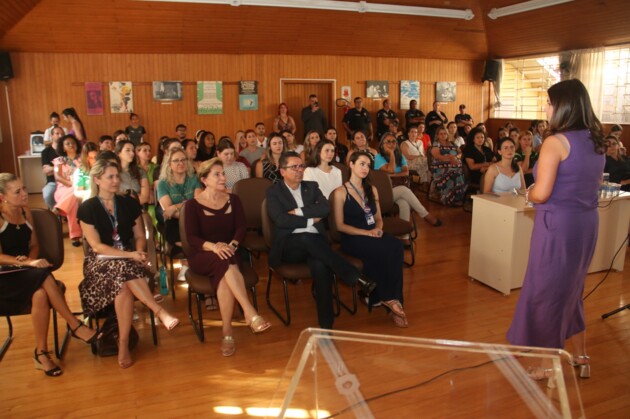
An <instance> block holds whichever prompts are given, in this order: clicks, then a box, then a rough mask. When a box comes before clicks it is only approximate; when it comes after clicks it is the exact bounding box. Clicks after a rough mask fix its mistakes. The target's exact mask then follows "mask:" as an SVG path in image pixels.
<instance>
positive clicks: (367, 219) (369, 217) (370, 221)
mask: <svg viewBox="0 0 630 419" xmlns="http://www.w3.org/2000/svg"><path fill="white" fill-rule="evenodd" d="M363 212H365V222H366V223H367V225H369V226H371V225H372V224H374V223H376V221H374V215H372V210H371V209H370V207H368V206H367V205H366V206H365V207H364V208H363Z"/></svg>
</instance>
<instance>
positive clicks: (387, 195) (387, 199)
mask: <svg viewBox="0 0 630 419" xmlns="http://www.w3.org/2000/svg"><path fill="white" fill-rule="evenodd" d="M370 179H371V180H372V185H374V187H375V188H376V190H377V191H378V198H379V205H380V207H381V213H382V214H388V213H390V212H391V211H392V210H393V208H394V190H393V188H392V180H391V179H390V178H389V174H388V173H387V172H384V171H382V170H371V171H370Z"/></svg>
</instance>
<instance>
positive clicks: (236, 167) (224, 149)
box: [217, 137, 249, 193]
mask: <svg viewBox="0 0 630 419" xmlns="http://www.w3.org/2000/svg"><path fill="white" fill-rule="evenodd" d="M217 156H218V157H219V159H221V162H222V163H223V171H224V172H225V188H226V189H227V192H228V193H231V192H232V188H233V187H234V184H235V183H236V182H238V181H239V180H241V179H247V178H248V177H249V169H248V168H247V166H245V165H244V164H243V163H241V162H238V161H235V160H234V159H235V156H236V149H235V148H234V144H233V143H232V141H230V138H229V137H221V139H220V140H219V145H218V146H217Z"/></svg>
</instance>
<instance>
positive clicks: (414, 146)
mask: <svg viewBox="0 0 630 419" xmlns="http://www.w3.org/2000/svg"><path fill="white" fill-rule="evenodd" d="M418 133H419V132H418V127H417V126H415V125H412V126H411V127H410V128H409V130H407V139H406V140H405V141H403V143H402V144H401V145H400V151H402V154H403V156H404V157H405V159H406V160H407V166H409V170H412V171H414V172H416V173H417V174H418V176H419V177H420V183H427V182H428V181H429V164H428V162H427V155H426V150H425V149H424V143H423V142H422V140H421V139H420V136H419V135H418Z"/></svg>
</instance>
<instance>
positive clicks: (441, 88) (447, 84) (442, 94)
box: [435, 81, 457, 102]
mask: <svg viewBox="0 0 630 419" xmlns="http://www.w3.org/2000/svg"><path fill="white" fill-rule="evenodd" d="M455 99H457V83H455V82H454V81H439V82H437V84H436V85H435V100H437V101H438V102H455Z"/></svg>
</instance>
